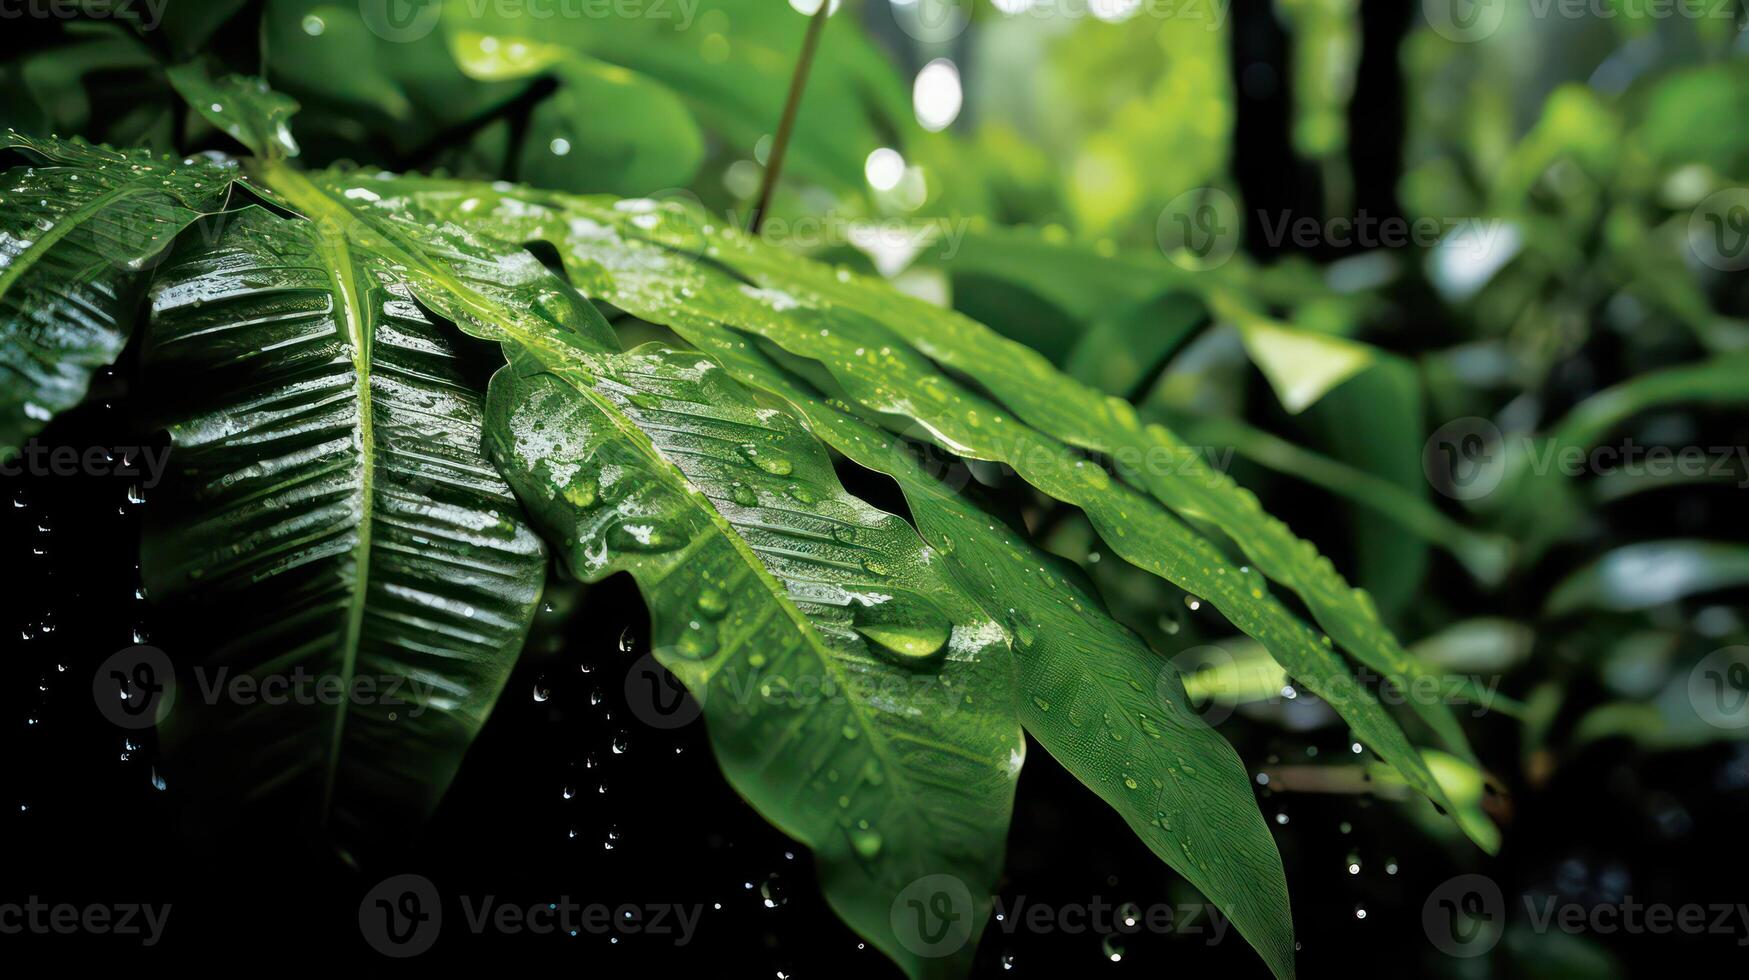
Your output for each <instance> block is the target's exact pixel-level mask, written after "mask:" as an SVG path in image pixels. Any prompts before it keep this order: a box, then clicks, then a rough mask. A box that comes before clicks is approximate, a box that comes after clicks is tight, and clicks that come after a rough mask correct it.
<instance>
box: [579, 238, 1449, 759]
mask: <svg viewBox="0 0 1749 980" xmlns="http://www.w3.org/2000/svg"><path fill="white" fill-rule="evenodd" d="M601 218H603V219H604V220H605V221H607V222H611V225H612V226H613V227H614V228H615V229H616V230H617V231H618V232H619V233H620V234H623V235H625V236H626V237H628V238H645V239H648V240H651V241H653V242H657V243H659V244H662V245H664V246H665V247H670V248H676V249H680V250H682V251H687V252H690V253H692V254H700V253H702V254H706V255H708V256H709V257H711V258H712V259H713V260H715V261H716V262H719V263H721V264H723V265H725V266H728V267H729V268H731V269H733V270H734V271H735V272H737V273H739V274H740V275H742V276H744V277H745V278H747V279H748V280H750V281H751V282H752V283H753V284H754V285H756V286H758V287H760V289H759V290H758V291H756V293H757V295H758V296H759V297H760V301H759V304H758V305H761V306H763V307H765V308H766V311H767V312H764V313H761V314H758V315H756V316H754V317H753V319H755V320H764V321H767V322H768V323H770V324H773V325H776V326H783V325H785V324H787V323H788V322H789V321H790V320H792V319H794V318H793V317H786V316H783V315H781V314H782V313H784V312H785V311H786V310H793V309H813V310H817V311H819V313H820V319H821V320H822V321H824V322H822V323H821V324H819V325H818V326H816V327H814V328H813V329H811V330H807V331H796V332H795V333H796V334H797V335H796V336H794V337H793V339H789V340H780V339H777V338H776V337H773V338H772V339H773V340H774V341H775V342H777V343H779V344H780V346H784V347H785V348H786V349H791V350H793V351H794V352H796V353H799V354H802V356H807V357H815V358H817V359H819V360H821V361H822V363H823V364H824V365H825V366H826V367H827V368H828V369H829V370H831V371H832V372H833V374H834V376H836V377H838V378H839V379H840V381H841V383H843V384H845V386H846V387H847V388H855V387H857V386H858V385H861V386H863V387H864V388H865V389H866V396H865V395H859V396H858V397H859V398H864V397H866V401H865V404H869V405H871V407H873V406H876V405H878V408H879V410H880V411H883V412H887V413H890V414H893V415H897V416H900V417H904V418H909V419H910V420H911V424H914V425H917V426H920V427H921V428H922V429H923V430H925V431H928V432H931V433H933V434H936V435H937V436H938V437H939V436H940V434H941V433H942V432H943V431H945V429H947V428H966V426H965V425H957V424H955V420H954V419H953V418H952V417H953V416H957V415H960V414H961V413H963V412H965V411H966V410H967V409H968V408H969V407H971V406H972V405H974V404H976V403H981V402H983V399H981V398H980V397H979V396H978V395H976V394H975V393H973V392H972V391H971V390H970V389H968V388H967V387H965V386H962V385H959V384H958V383H956V382H954V381H953V380H952V379H951V378H950V377H949V376H948V375H946V374H945V373H943V372H941V371H939V370H937V369H936V367H935V364H939V365H940V366H941V367H944V368H948V369H950V370H952V371H956V372H960V373H962V374H964V375H965V376H966V377H968V378H970V379H971V380H972V381H975V382H977V383H978V384H979V385H981V386H982V387H983V389H984V390H986V391H988V392H990V393H991V394H992V395H993V396H994V397H995V399H996V401H997V402H999V403H1000V404H990V405H988V406H987V413H980V414H979V415H978V416H977V417H976V418H973V419H972V420H971V421H972V425H971V426H970V427H971V428H975V429H978V430H979V431H978V435H979V437H980V440H989V441H993V442H996V443H1000V444H1001V446H1002V447H1004V448H1005V449H1006V450H1009V451H1012V450H1013V449H1015V448H1016V447H1025V448H1031V447H1028V446H1026V444H1027V443H1028V442H1029V441H1030V440H1031V438H1032V436H1031V435H1029V434H1028V433H1029V432H1036V434H1038V435H1039V436H1042V437H1044V438H1045V439H1047V440H1048V441H1047V443H1046V444H1045V445H1044V447H1043V448H1044V450H1045V453H1046V455H1049V456H1051V457H1052V458H1056V459H1061V455H1060V453H1059V452H1058V451H1057V449H1056V448H1055V445H1056V444H1061V445H1066V446H1070V447H1076V448H1078V449H1085V450H1090V451H1093V452H1097V453H1101V454H1105V455H1109V456H1111V457H1113V458H1114V459H1116V460H1117V461H1118V464H1119V468H1120V470H1121V471H1122V472H1121V474H1120V475H1121V476H1122V477H1123V478H1124V479H1125V480H1126V481H1132V482H1133V483H1135V485H1136V486H1138V487H1139V488H1141V489H1143V490H1145V491H1146V492H1147V493H1148V494H1149V495H1151V496H1152V497H1153V498H1154V499H1155V500H1157V501H1159V502H1160V503H1162V504H1164V505H1165V506H1166V507H1168V508H1170V509H1171V510H1172V511H1173V512H1175V513H1176V514H1178V515H1179V516H1180V517H1182V518H1184V519H1185V520H1188V521H1192V522H1195V523H1197V524H1198V525H1199V526H1201V527H1203V528H1206V529H1209V530H1210V531H1212V532H1218V533H1219V534H1222V535H1224V536H1225V537H1227V538H1229V539H1230V540H1232V542H1233V543H1234V544H1236V545H1237V546H1238V547H1239V549H1240V550H1241V551H1242V552H1243V553H1244V555H1245V557H1246V558H1247V559H1248V560H1249V562H1250V564H1251V566H1252V567H1254V568H1255V569H1256V570H1257V571H1258V572H1261V573H1262V574H1263V575H1264V576H1267V577H1268V578H1270V579H1272V580H1274V581H1276V582H1280V583H1282V584H1283V585H1286V586H1288V587H1289V588H1290V589H1292V590H1293V591H1294V592H1295V593H1296V594H1298V595H1299V597H1300V599H1301V600H1302V601H1303V602H1304V603H1305V604H1306V606H1307V608H1308V609H1310V610H1311V612H1312V615H1313V617H1314V618H1315V619H1316V620H1317V622H1318V625H1320V626H1321V627H1323V629H1324V631H1325V632H1326V633H1328V634H1329V635H1330V636H1331V637H1332V638H1334V639H1335V641H1336V642H1338V643H1340V644H1341V645H1342V646H1343V648H1344V649H1346V650H1347V651H1348V652H1349V653H1350V654H1351V655H1352V656H1354V657H1355V658H1356V659H1358V660H1360V661H1361V662H1362V663H1364V664H1365V665H1366V666H1367V667H1369V668H1371V669H1372V670H1374V671H1376V672H1378V673H1379V674H1380V675H1381V676H1382V677H1384V678H1387V679H1389V681H1390V682H1391V683H1392V684H1393V685H1394V686H1395V687H1396V688H1397V689H1398V690H1399V691H1403V692H1410V691H1414V690H1425V689H1429V688H1430V687H1431V688H1434V689H1437V687H1438V679H1437V678H1436V677H1434V676H1433V675H1432V674H1431V673H1430V672H1428V671H1427V670H1426V669H1425V668H1424V667H1423V666H1422V665H1420V664H1418V663H1417V662H1416V661H1415V660H1414V658H1412V657H1410V656H1409V655H1408V654H1407V653H1406V652H1405V651H1404V650H1403V648H1402V645H1401V644H1400V643H1399V642H1398V641H1397V639H1396V637H1395V636H1393V635H1392V633H1391V631H1390V630H1389V629H1388V628H1387V627H1386V626H1385V624H1384V623H1383V621H1382V620H1381V619H1380V618H1379V615H1378V612H1377V610H1376V609H1375V608H1374V606H1373V604H1372V601H1371V599H1370V598H1369V597H1368V596H1367V594H1366V593H1365V592H1364V591H1361V590H1358V589H1355V588H1353V587H1351V586H1350V585H1349V584H1348V583H1347V582H1346V581H1345V580H1344V579H1343V577H1342V575H1341V574H1340V573H1339V572H1337V570H1336V567H1335V565H1333V564H1332V563H1331V562H1330V561H1329V560H1328V559H1326V558H1324V557H1322V556H1321V555H1319V554H1318V550H1317V548H1316V547H1315V546H1314V545H1313V544H1312V543H1311V542H1309V541H1305V540H1304V539H1301V538H1299V537H1298V536H1296V535H1295V534H1294V533H1293V531H1292V530H1291V529H1290V528H1289V527H1288V526H1287V525H1286V524H1284V523H1283V522H1281V521H1280V520H1277V519H1275V518H1273V517H1271V516H1270V515H1268V514H1267V513H1265V512H1264V510H1263V508H1262V506H1261V505H1260V504H1259V503H1258V501H1257V498H1256V496H1255V495H1253V494H1251V493H1250V492H1249V491H1246V490H1243V489H1241V488H1239V487H1238V485H1237V484H1235V483H1234V482H1233V480H1232V479H1231V478H1229V477H1227V476H1226V475H1225V474H1223V473H1219V472H1216V471H1215V470H1214V469H1212V468H1211V467H1209V466H1208V465H1207V464H1206V463H1204V462H1203V461H1202V460H1201V459H1199V458H1197V456H1196V454H1195V453H1194V452H1193V451H1191V449H1190V448H1189V447H1188V446H1186V445H1185V444H1184V442H1183V441H1182V440H1181V439H1180V438H1179V437H1178V436H1177V435H1176V434H1174V433H1173V432H1171V431H1170V430H1168V429H1166V428H1165V427H1164V426H1161V425H1157V424H1154V425H1144V424H1142V422H1141V421H1140V420H1139V419H1138V417H1137V415H1136V411H1135V409H1134V407H1133V406H1132V405H1130V404H1129V403H1128V402H1126V401H1123V400H1122V399H1119V398H1114V397H1111V396H1107V395H1104V394H1102V393H1100V392H1098V391H1096V390H1094V389H1092V388H1089V387H1086V386H1085V385H1082V384H1080V383H1078V382H1076V381H1073V380H1072V379H1069V378H1067V377H1065V376H1063V375H1062V374H1061V373H1059V372H1058V371H1057V370H1056V369H1055V368H1053V367H1052V366H1051V365H1050V363H1049V362H1048V361H1046V360H1045V359H1044V358H1043V357H1041V356H1040V355H1039V354H1037V353H1036V352H1034V351H1032V350H1030V349H1028V348H1026V347H1024V346H1022V345H1019V344H1016V343H1014V342H1013V341H1010V340H1008V339H1006V338H1004V337H1002V336H1000V335H999V334H997V333H995V332H994V331H992V330H990V329H989V328H988V327H985V326H984V325H983V324H980V323H977V322H976V321H973V320H970V319H967V318H966V317H963V316H960V315H959V314H956V313H954V312H952V311H949V310H943V309H941V308H940V307H937V306H933V305H931V304H929V303H927V302H924V301H922V300H919V299H916V298H913V297H909V296H905V295H903V294H901V293H898V292H896V291H894V290H891V289H888V288H884V287H876V286H875V285H874V284H872V283H871V282H870V281H868V280H866V279H864V278H863V277H860V276H856V275H853V274H851V273H849V272H847V271H844V270H834V269H832V268H829V267H826V266H821V265H816V264H814V263H808V262H800V261H797V260H796V259H795V258H794V257H793V256H791V255H789V254H787V253H785V252H783V251H782V250H780V249H777V248H774V247H771V246H769V245H767V244H765V243H763V242H759V241H757V240H755V239H752V238H749V237H748V236H746V235H743V234H739V233H738V232H737V231H736V230H735V229H733V228H711V227H709V222H708V220H707V219H704V218H701V217H699V216H697V215H695V214H693V213H691V212H688V211H685V210H682V209H678V208H668V209H665V210H664V211H663V212H662V213H661V214H659V215H658V214H641V215H640V214H634V213H627V212H626V211H625V210H623V209H622V210H619V211H612V210H604V211H603V214H602V215H601ZM749 309H751V307H749ZM772 314H780V315H772ZM745 326H747V327H748V328H750V329H757V330H763V329H764V328H765V325H764V324H752V323H749V324H745ZM857 338H860V339H857ZM888 351H892V352H893V353H892V354H889V353H888ZM913 351H915V353H913ZM918 354H921V355H923V356H924V357H927V358H929V359H930V360H932V361H934V362H935V364H930V363H929V362H928V361H924V360H922V359H921V358H919V357H918V356H917V355H918ZM1003 407H1006V409H1007V411H1008V412H1011V413H1012V415H1008V414H1005V413H1004V412H1003V411H1002V409H1003ZM1028 426H1030V427H1031V428H1030V429H1028V428H1027V427H1028ZM948 448H950V449H954V450H955V451H964V449H965V444H964V443H961V444H958V445H954V444H949V445H948ZM1155 461H1163V463H1156V462H1155ZM1010 462H1013V461H1012V460H1010ZM1080 472H1081V473H1083V474H1089V473H1091V468H1090V467H1082V468H1081V470H1080ZM1023 473H1024V471H1023ZM1093 479H1097V478H1096V477H1093ZM1028 482H1033V481H1032V480H1031V479H1029V481H1028ZM1034 485H1035V486H1036V485H1037V484H1036V483H1035V484H1034ZM1126 519H1127V518H1126ZM1119 523H1120V525H1121V521H1120V522H1119ZM1113 530H1114V533H1115V532H1118V531H1123V530H1124V529H1123V528H1122V527H1121V526H1119V527H1116V528H1114V529H1113ZM1108 540H1109V538H1108ZM1113 544H1114V547H1115V546H1116V543H1115V542H1114V543H1113ZM1149 557H1152V558H1155V560H1159V559H1158V558H1157V556H1149ZM1198 568H1199V569H1200V565H1199V566H1198ZM1181 584H1182V583H1181ZM1185 587H1186V588H1192V587H1191V586H1188V585H1187V586H1185ZM1192 591H1196V590H1195V589H1194V588H1192ZM1243 591H1245V590H1241V592H1243ZM1198 594H1202V593H1198ZM1223 612H1228V610H1225V609H1223ZM1406 700H1407V701H1408V702H1409V704H1410V705H1411V707H1412V708H1413V709H1414V711H1415V712H1416V714H1417V715H1418V716H1419V717H1420V718H1421V719H1422V721H1423V722H1425V723H1426V724H1427V725H1428V726H1429V727H1430V728H1431V729H1432V730H1433V731H1434V732H1435V733H1436V734H1437V735H1438V736H1439V738H1440V740H1441V741H1442V742H1443V743H1445V744H1446V745H1447V746H1449V747H1451V748H1452V749H1453V750H1455V751H1458V752H1459V753H1460V754H1461V755H1462V756H1464V757H1465V758H1469V757H1470V755H1471V753H1470V749H1469V743H1468V740H1467V738H1466V737H1465V736H1464V733H1463V730H1462V729H1461V728H1460V727H1459V726H1458V724H1457V720H1456V718H1455V717H1454V716H1453V715H1452V713H1451V711H1450V708H1449V706H1448V705H1446V704H1445V703H1443V702H1442V701H1439V700H1437V699H1430V698H1425V697H1418V696H1409V697H1407V698H1406ZM1415 767H1416V768H1421V767H1420V766H1419V765H1418V764H1416V765H1415Z"/></svg>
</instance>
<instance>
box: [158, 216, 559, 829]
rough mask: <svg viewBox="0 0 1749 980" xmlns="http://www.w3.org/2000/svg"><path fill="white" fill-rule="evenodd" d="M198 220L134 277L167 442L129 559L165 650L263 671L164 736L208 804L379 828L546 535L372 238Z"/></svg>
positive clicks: (487, 691) (389, 820)
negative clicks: (141, 536) (166, 641)
mask: <svg viewBox="0 0 1749 980" xmlns="http://www.w3.org/2000/svg"><path fill="white" fill-rule="evenodd" d="M215 221H216V223H215V224H214V226H213V231H214V234H215V236H216V237H214V238H212V239H211V240H210V243H209V242H208V241H207V240H204V239H203V238H202V236H198V235H197V236H194V237H193V238H191V239H190V240H189V242H188V244H187V246H186V247H184V248H183V249H182V250H181V251H179V253H178V254H177V255H176V256H175V257H174V258H173V259H172V260H171V261H170V262H169V263H168V264H167V265H166V266H165V267H164V268H163V269H161V270H160V272H159V276H158V279H157V282H156V284H155V285H154V287H153V290H152V318H151V323H150V327H149V331H148V335H147V338H146V343H145V349H144V352H143V354H142V360H143V371H144V377H145V384H146V386H147V390H148V392H149V395H150V401H151V404H152V405H153V406H154V407H155V408H156V410H157V411H158V412H159V413H160V414H161V416H162V417H163V418H164V420H165V421H166V422H167V423H168V425H169V428H170V433H171V439H172V449H171V455H170V460H171V466H170V470H169V474H168V476H167V478H166V481H165V485H164V487H163V488H162V489H161V490H160V492H159V493H158V495H157V496H156V497H155V498H154V501H153V506H152V508H151V510H150V511H149V515H150V520H149V523H148V528H147V532H146V544H145V548H144V559H145V560H144V565H143V570H144V575H145V578H146V581H147V583H148V587H149V588H150V590H151V592H152V594H153V596H154V597H155V598H157V599H158V600H160V601H162V602H165V603H167V604H168V605H169V606H170V607H171V608H173V609H174V610H176V611H177V612H178V614H179V615H178V617H177V619H176V621H177V622H178V623H181V624H184V628H185V629H186V630H187V631H189V632H191V633H192V634H193V635H192V636H190V637H186V638H184V641H183V642H182V643H180V644H178V646H177V647H176V648H175V649H177V650H178V652H179V653H181V652H182V651H189V654H188V656H187V659H185V660H184V661H183V662H182V666H183V668H184V669H185V670H188V671H192V672H195V675H196V678H197V681H198V683H200V684H201V685H203V686H206V687H210V688H216V689H217V690H219V691H221V692H225V691H228V690H230V687H229V685H230V684H231V683H232V682H234V681H238V680H239V679H240V680H242V681H247V682H248V683H249V684H250V690H258V691H260V692H261V696H259V697H239V696H228V695H225V694H221V695H220V696H217V697H215V698H213V699H201V698H196V697H193V696H189V697H187V698H185V699H184V701H186V702H187V703H186V704H178V705H177V710H176V711H175V712H173V713H172V714H171V716H170V718H169V722H168V727H167V729H166V731H165V738H166V749H167V753H168V758H169V759H170V760H171V763H172V764H173V765H174V766H176V767H177V771H178V772H181V773H189V774H193V777H194V778H191V779H190V780H189V785H190V788H191V791H192V792H193V794H194V796H195V798H197V799H199V800H201V801H202V802H203V803H205V804H207V805H210V806H211V807H213V808H215V812H216V813H217V814H219V816H217V817H216V818H215V819H220V820H226V821H236V822H237V824H238V825H239V826H249V825H250V824H252V823H257V822H259V821H261V820H265V819H270V818H275V817H283V816H284V815H285V814H294V815H296V817H299V818H303V819H304V820H307V821H308V822H310V823H312V824H315V825H319V826H322V827H324V828H326V829H327V830H328V832H329V833H330V834H331V835H332V836H333V837H334V838H335V839H337V840H338V841H339V842H341V843H342V844H345V845H352V844H356V843H359V842H377V843H380V842H381V841H382V840H384V839H387V838H391V837H393V836H394V835H396V834H399V833H402V832H403V831H404V829H405V823H406V821H410V820H416V819H418V818H421V817H423V816H425V815H427V814H428V813H429V812H430V811H431V809H432V808H434V807H435V806H436V804H437V802H438V800H439V799H440V798H441V797H442V795H443V792H444V790H445V789H446V788H447V787H448V785H449V782H450V780H451V779H452V778H453V777H454V775H455V772H456V770H457V768H458V767H459V766H460V765H461V760H462V756H463V754H464V753H465V752H466V751H467V748H468V745H469V744H470V743H471V742H472V740H473V738H474V736H475V735H476V734H478V732H479V730H480V727H481V726H482V725H483V724H484V722H485V720H486V716H487V714H488V713H489V712H490V711H491V709H492V706H493V704H494V703H495V702H496V701H497V699H498V696H499V693H500V692H501V691H502V689H503V687H504V683H505V680H506V679H507V678H508V677H509V674H510V669H511V667H512V665H513V664H514V663H515V660H516V657H517V654H518V653H519V651H520V649H521V646H522V641H523V638H524V636H525V635H526V633H527V631H528V629H529V625H530V623H531V621H532V620H533V617H534V609H535V604H536V601H537V599H538V598H539V596H540V590H541V584H542V581H543V579H544V577H545V572H546V561H545V550H544V548H543V547H542V545H541V542H540V539H539V538H538V537H537V536H536V535H535V533H534V532H533V530H532V529H530V528H529V526H528V525H527V524H526V523H525V522H524V520H523V518H522V515H521V510H520V508H519V507H518V506H517V504H516V500H515V498H514V497H512V496H511V493H510V488H509V487H508V486H507V485H506V484H505V483H504V482H503V480H502V479H500V478H499V476H498V474H497V473H496V472H495V471H494V470H493V469H492V467H491V465H490V464H489V463H488V462H487V461H486V459H485V457H484V456H483V455H482V453H481V447H480V443H481V438H482V431H483V424H484V406H483V404H482V400H481V397H480V395H479V394H478V393H476V392H474V391H472V390H471V389H470V388H469V386H468V384H467V382H466V380H465V375H464V373H463V371H462V368H461V363H460V362H461V359H462V352H461V351H459V350H458V349H457V347H456V341H455V340H454V339H453V336H452V335H449V334H446V333H445V332H444V331H442V330H441V329H440V328H439V327H437V326H436V325H434V324H433V323H432V322H431V321H430V320H429V319H428V318H427V317H426V316H425V315H424V314H423V313H422V312H421V311H420V309H419V307H418V306H417V305H415V303H414V302H413V298H412V295H411V293H410V291H409V290H408V289H407V287H406V285H405V284H404V283H403V282H400V281H398V280H397V279H396V278H395V277H394V276H393V274H392V272H391V270H390V268H389V267H388V266H387V264H386V263H384V262H382V261H381V258H380V256H379V255H377V254H375V253H373V252H371V250H370V249H369V246H368V245H366V244H364V243H363V242H361V241H360V240H359V239H358V238H356V237H354V236H351V235H348V234H347V233H346V232H345V231H344V230H343V229H341V228H338V227H336V226H333V225H319V224H317V223H314V222H310V221H304V220H296V219H286V218H280V217H277V216H274V215H272V214H270V213H268V212H267V211H265V210H263V209H261V208H258V207H249V208H245V209H243V210H242V211H240V212H234V213H232V214H228V215H225V216H223V217H221V218H220V219H215ZM193 651H200V656H199V657H198V658H197V657H195V656H194V655H193ZM300 678H302V681H301V682H300ZM276 683H277V684H278V685H280V686H279V687H277V688H275V687H273V686H272V685H274V684H276ZM298 683H303V684H304V685H305V687H304V688H303V696H294V695H292V694H290V693H289V692H291V691H294V690H296V688H294V687H293V686H292V685H296V684H298ZM317 684H321V685H332V688H331V689H332V690H333V691H335V692H339V693H338V694H334V695H330V696H326V697H314V696H311V691H313V690H317V691H319V690H327V689H328V688H314V687H312V686H311V685H317ZM191 690H192V688H191ZM270 692H277V693H278V694H279V695H280V696H283V697H284V698H285V699H284V700H282V701H274V700H269V699H268V694H269V693H270Z"/></svg>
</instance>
